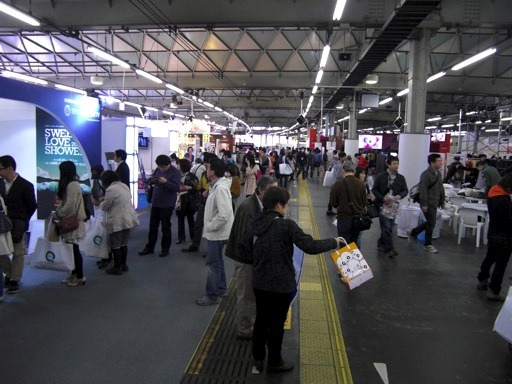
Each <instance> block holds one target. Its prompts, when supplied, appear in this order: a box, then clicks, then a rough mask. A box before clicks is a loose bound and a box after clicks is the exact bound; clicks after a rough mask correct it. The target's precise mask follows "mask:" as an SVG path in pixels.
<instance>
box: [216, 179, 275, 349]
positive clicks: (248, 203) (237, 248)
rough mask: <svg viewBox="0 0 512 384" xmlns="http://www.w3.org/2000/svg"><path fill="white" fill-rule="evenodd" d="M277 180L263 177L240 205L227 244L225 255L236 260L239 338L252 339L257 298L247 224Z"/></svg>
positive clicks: (257, 211)
mask: <svg viewBox="0 0 512 384" xmlns="http://www.w3.org/2000/svg"><path fill="white" fill-rule="evenodd" d="M276 186H277V180H276V179H274V178H273V177H270V176H262V177H261V178H260V179H259V180H258V182H257V184H256V192H254V194H253V195H252V196H251V197H249V198H247V199H245V200H244V201H243V202H242V204H240V206H239V207H238V209H237V211H236V214H235V220H234V222H233V226H232V227H231V232H230V234H229V239H228V244H227V246H226V256H227V257H229V258H230V259H233V260H234V261H235V272H236V298H237V300H236V326H237V330H238V337H239V338H241V339H246V340H250V339H252V331H253V324H254V316H255V313H256V299H255V298H254V292H253V289H252V263H253V258H252V254H251V252H250V251H249V249H248V248H250V247H248V246H247V245H246V244H244V238H245V233H246V231H247V225H248V223H249V222H250V221H251V220H252V219H253V218H254V217H255V216H256V215H257V214H258V213H260V212H261V211H262V210H263V203H262V202H261V201H262V199H263V195H264V194H265V192H266V191H267V189H269V188H270V187H276Z"/></svg>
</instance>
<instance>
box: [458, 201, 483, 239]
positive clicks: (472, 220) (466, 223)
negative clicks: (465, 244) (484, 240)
mask: <svg viewBox="0 0 512 384" xmlns="http://www.w3.org/2000/svg"><path fill="white" fill-rule="evenodd" d="M458 214H459V228H458V233H459V237H458V244H460V240H461V238H462V234H463V233H464V232H465V231H466V228H472V229H473V230H474V231H476V246H477V247H480V232H481V230H482V228H483V227H484V225H485V220H486V219H485V217H484V216H482V212H480V211H477V210H476V209H471V208H460V209H459V212H458Z"/></svg>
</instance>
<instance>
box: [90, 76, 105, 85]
mask: <svg viewBox="0 0 512 384" xmlns="http://www.w3.org/2000/svg"><path fill="white" fill-rule="evenodd" d="M91 84H93V85H103V77H100V76H91Z"/></svg>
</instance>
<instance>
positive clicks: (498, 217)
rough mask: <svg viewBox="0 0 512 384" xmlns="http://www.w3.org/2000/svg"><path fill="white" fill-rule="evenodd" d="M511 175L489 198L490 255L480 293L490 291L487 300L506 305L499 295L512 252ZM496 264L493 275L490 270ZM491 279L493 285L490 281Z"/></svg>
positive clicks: (482, 273)
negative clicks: (501, 302)
mask: <svg viewBox="0 0 512 384" xmlns="http://www.w3.org/2000/svg"><path fill="white" fill-rule="evenodd" d="M511 194H512V173H509V174H508V175H506V176H504V177H503V178H502V179H501V180H500V181H499V182H498V184H497V185H495V186H493V187H492V188H491V190H490V191H489V194H488V199H487V207H488V209H489V232H488V245H487V255H486V257H485V259H484V261H483V262H482V265H481V266H480V273H479V274H478V285H477V289H478V290H487V300H491V301H505V296H503V295H500V291H501V283H502V281H503V275H504V273H505V270H506V269H507V264H508V260H509V259H510V253H511V252H512V246H511V244H512V242H511V239H512V200H511V199H510V195H511ZM493 264H494V269H493V271H492V275H491V274H490V270H491V267H492V265H493ZM489 277H490V281H489Z"/></svg>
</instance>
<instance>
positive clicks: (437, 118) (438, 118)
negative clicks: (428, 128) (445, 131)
mask: <svg viewBox="0 0 512 384" xmlns="http://www.w3.org/2000/svg"><path fill="white" fill-rule="evenodd" d="M437 120H441V118H440V117H439V116H437V117H432V118H431V119H427V121H437Z"/></svg>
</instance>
